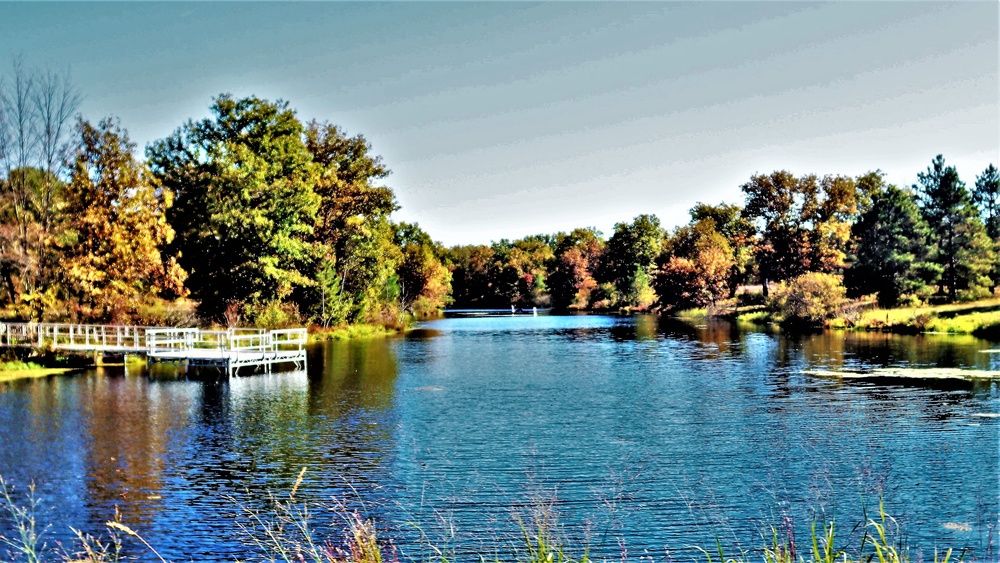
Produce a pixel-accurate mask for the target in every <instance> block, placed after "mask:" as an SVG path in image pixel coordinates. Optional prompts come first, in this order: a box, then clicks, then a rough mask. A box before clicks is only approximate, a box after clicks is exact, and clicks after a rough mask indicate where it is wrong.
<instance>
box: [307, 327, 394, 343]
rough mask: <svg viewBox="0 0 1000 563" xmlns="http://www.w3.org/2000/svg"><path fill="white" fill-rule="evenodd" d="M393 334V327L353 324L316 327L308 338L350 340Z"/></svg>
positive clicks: (316, 339) (314, 339)
mask: <svg viewBox="0 0 1000 563" xmlns="http://www.w3.org/2000/svg"><path fill="white" fill-rule="evenodd" d="M394 334H398V333H397V331H396V330H395V329H391V328H386V327H384V326H382V325H372V324H353V325H347V326H340V327H333V328H328V329H318V330H317V331H316V332H314V333H313V334H312V335H310V339H311V340H313V341H323V340H351V339H355V338H385V337H387V336H392V335H394Z"/></svg>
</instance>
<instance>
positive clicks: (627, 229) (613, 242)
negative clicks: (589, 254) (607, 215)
mask: <svg viewBox="0 0 1000 563" xmlns="http://www.w3.org/2000/svg"><path fill="white" fill-rule="evenodd" d="M663 236H664V234H663V229H662V228H661V227H660V219H659V218H658V217H657V216H656V215H639V216H638V217H636V218H635V219H633V220H632V222H631V223H617V224H616V225H615V232H614V234H613V235H611V238H610V239H608V243H607V246H606V247H605V252H604V260H603V262H602V265H601V268H600V269H599V276H598V279H599V281H600V282H608V283H611V284H613V286H614V288H615V291H616V292H617V294H618V299H617V301H618V302H617V303H616V304H617V305H620V306H626V307H646V306H649V305H651V304H652V302H653V300H654V299H655V294H654V293H653V291H652V286H651V285H650V281H651V277H652V273H653V270H654V269H655V267H656V257H657V256H659V254H660V251H661V249H662V247H663Z"/></svg>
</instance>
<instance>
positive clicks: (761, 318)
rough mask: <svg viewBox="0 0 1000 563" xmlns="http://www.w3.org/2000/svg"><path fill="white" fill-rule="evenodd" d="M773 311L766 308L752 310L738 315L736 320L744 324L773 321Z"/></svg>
mask: <svg viewBox="0 0 1000 563" xmlns="http://www.w3.org/2000/svg"><path fill="white" fill-rule="evenodd" d="M772 320H773V319H772V317H771V313H770V312H768V311H764V310H757V311H750V312H749V313H743V314H741V315H738V316H737V317H736V322H738V323H743V324H754V325H762V324H767V323H769V322H771V321H772Z"/></svg>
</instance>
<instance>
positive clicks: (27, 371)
mask: <svg viewBox="0 0 1000 563" xmlns="http://www.w3.org/2000/svg"><path fill="white" fill-rule="evenodd" d="M72 370H73V368H65V367H57V368H50V367H45V366H41V365H39V364H36V363H34V362H22V361H20V360H14V361H10V362H0V383H4V382H7V381H14V380H17V379H31V378H33V377H46V376H49V375H55V374H58V373H66V372H68V371H72Z"/></svg>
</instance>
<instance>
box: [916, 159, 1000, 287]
mask: <svg viewBox="0 0 1000 563" xmlns="http://www.w3.org/2000/svg"><path fill="white" fill-rule="evenodd" d="M917 179H918V184H917V185H915V186H914V189H915V190H916V191H917V194H918V197H919V201H920V211H921V213H922V214H923V217H924V219H925V220H926V221H927V224H928V225H930V228H931V241H932V242H933V243H934V244H935V245H936V246H937V249H938V253H937V255H936V257H935V262H937V263H938V264H940V265H941V268H942V273H941V285H942V288H941V289H942V291H944V292H946V295H947V298H948V300H949V301H956V300H959V299H963V300H968V299H975V298H978V297H981V296H985V295H988V294H989V293H991V289H992V287H993V285H992V280H990V278H989V275H990V274H991V273H992V272H993V271H994V269H995V262H996V253H995V251H994V249H993V242H992V241H991V240H990V239H989V237H988V236H987V234H986V229H985V227H984V226H983V224H982V221H980V219H979V214H978V212H977V211H976V209H975V207H974V206H973V204H972V198H971V196H970V194H969V192H968V190H966V188H965V183H964V182H962V181H961V180H960V179H959V177H958V172H957V171H956V170H955V167H954V166H945V163H944V157H943V156H941V155H938V156H937V157H936V158H935V159H934V160H933V161H932V162H931V166H929V167H928V168H927V172H922V173H920V174H918V175H917Z"/></svg>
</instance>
